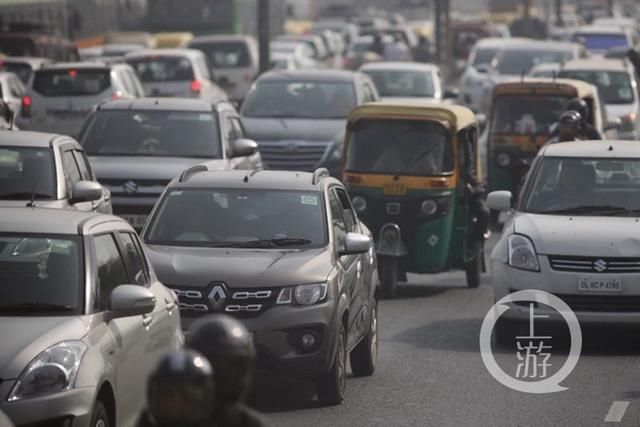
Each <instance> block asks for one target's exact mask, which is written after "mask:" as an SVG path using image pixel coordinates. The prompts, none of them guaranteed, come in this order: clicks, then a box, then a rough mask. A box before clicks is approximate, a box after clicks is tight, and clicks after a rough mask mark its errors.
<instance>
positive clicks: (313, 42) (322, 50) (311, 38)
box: [275, 34, 331, 68]
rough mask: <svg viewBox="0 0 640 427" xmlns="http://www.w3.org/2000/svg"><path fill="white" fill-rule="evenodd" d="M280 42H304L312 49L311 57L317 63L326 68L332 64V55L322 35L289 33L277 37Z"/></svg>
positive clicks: (276, 39)
mask: <svg viewBox="0 0 640 427" xmlns="http://www.w3.org/2000/svg"><path fill="white" fill-rule="evenodd" d="M275 41H278V42H297V43H304V44H305V45H307V46H308V47H309V48H310V49H311V51H312V55H311V58H312V59H313V60H314V61H315V62H316V65H317V66H319V67H322V68H326V67H328V66H329V65H330V62H331V61H330V55H329V51H328V50H327V47H326V46H325V44H324V42H323V41H322V36H320V35H317V34H287V35H282V36H278V37H276V38H275Z"/></svg>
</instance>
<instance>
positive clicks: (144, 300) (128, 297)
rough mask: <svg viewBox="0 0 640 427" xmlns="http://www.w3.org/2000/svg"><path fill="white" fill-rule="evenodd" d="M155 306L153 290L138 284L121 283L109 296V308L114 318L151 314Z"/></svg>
mask: <svg viewBox="0 0 640 427" xmlns="http://www.w3.org/2000/svg"><path fill="white" fill-rule="evenodd" d="M155 306H156V297H155V296H154V295H153V292H151V291H150V290H149V289H147V288H145V287H142V286H138V285H120V286H118V287H117V288H115V289H114V290H113V291H112V292H111V296H110V297H109V310H110V311H111V313H112V315H113V316H114V318H118V317H131V316H139V315H141V314H149V313H151V312H152V311H153V309H154V308H155Z"/></svg>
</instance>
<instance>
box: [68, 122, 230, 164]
mask: <svg viewBox="0 0 640 427" xmlns="http://www.w3.org/2000/svg"><path fill="white" fill-rule="evenodd" d="M79 140H80V144H82V145H83V146H84V149H85V151H86V152H87V154H88V155H90V156H158V157H194V158H203V159H217V158H220V157H221V151H222V150H221V146H220V132H219V127H218V121H217V118H216V116H215V115H214V114H213V113H197V112H196V113H192V112H185V111H132V110H124V111H105V110H101V111H98V112H96V113H95V114H93V115H92V116H91V117H90V118H89V119H88V124H87V125H86V127H85V130H84V131H83V132H82V134H81V136H80V138H79Z"/></svg>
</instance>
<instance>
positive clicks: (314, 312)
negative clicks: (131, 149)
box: [143, 166, 379, 404]
mask: <svg viewBox="0 0 640 427" xmlns="http://www.w3.org/2000/svg"><path fill="white" fill-rule="evenodd" d="M143 239H144V241H145V243H146V244H147V245H148V252H149V257H150V258H151V262H152V264H153V265H154V268H155V269H156V271H157V272H158V277H160V279H161V280H162V281H163V282H164V283H166V284H167V286H168V287H170V288H171V289H173V291H174V292H175V293H176V294H177V295H178V298H179V301H180V309H181V313H182V316H183V317H182V324H183V328H185V329H186V328H188V327H189V326H190V325H191V323H192V322H193V321H194V320H196V319H197V318H199V317H200V316H203V315H206V314H209V313H218V312H219V313H226V314H228V315H231V316H234V317H237V318H238V319H240V320H242V321H243V322H244V323H245V325H246V326H247V328H248V329H249V330H250V331H251V332H252V333H253V337H254V341H255V343H256V346H257V349H258V362H257V369H258V373H259V374H263V375H277V376H288V377H300V378H306V379H309V380H312V381H315V382H316V388H317V391H318V398H319V400H320V402H321V403H323V404H337V403H339V402H341V401H342V399H343V397H344V387H345V378H346V367H347V364H346V357H347V355H348V354H349V353H350V360H351V368H352V371H353V373H354V375H356V376H365V375H371V374H373V371H374V370H375V364H376V354H377V337H378V335H377V304H376V290H377V288H378V282H379V281H378V275H377V272H376V266H377V265H376V264H377V261H376V256H375V253H374V251H373V249H372V245H371V232H370V231H369V230H368V229H367V227H366V226H365V225H364V224H363V223H361V222H360V221H359V220H358V217H357V215H356V213H355V211H354V209H353V207H352V206H351V202H350V199H349V196H348V195H347V192H346V190H345V188H344V186H343V185H342V184H341V183H340V182H339V181H338V180H336V179H334V178H330V177H329V174H328V171H327V170H326V169H323V170H319V171H316V172H315V173H303V172H285V171H260V172H255V171H252V172H242V171H207V170H206V168H203V167H201V166H197V167H193V168H191V169H188V170H187V171H185V172H184V173H183V174H182V175H181V176H180V177H178V178H176V179H175V180H174V181H173V182H172V183H171V184H169V186H168V187H167V190H166V191H165V193H164V195H163V196H162V198H161V199H160V200H159V201H158V204H157V205H156V207H155V208H154V212H153V214H152V217H151V218H150V220H149V222H148V223H147V225H146V226H145V230H144V232H143Z"/></svg>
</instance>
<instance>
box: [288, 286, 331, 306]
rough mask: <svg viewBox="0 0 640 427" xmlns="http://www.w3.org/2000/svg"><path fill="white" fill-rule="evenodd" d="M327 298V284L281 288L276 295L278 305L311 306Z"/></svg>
mask: <svg viewBox="0 0 640 427" xmlns="http://www.w3.org/2000/svg"><path fill="white" fill-rule="evenodd" d="M326 297H327V284H326V283H314V284H313V285H299V286H293V287H289V288H283V289H282V290H281V291H280V295H278V300H277V303H278V304H297V305H313V304H317V303H319V302H321V301H323V300H324V299H325V298H326Z"/></svg>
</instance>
